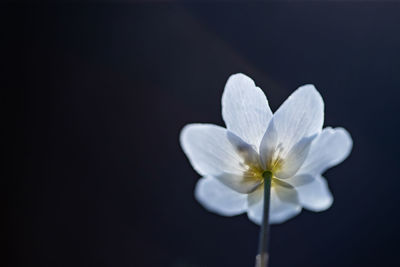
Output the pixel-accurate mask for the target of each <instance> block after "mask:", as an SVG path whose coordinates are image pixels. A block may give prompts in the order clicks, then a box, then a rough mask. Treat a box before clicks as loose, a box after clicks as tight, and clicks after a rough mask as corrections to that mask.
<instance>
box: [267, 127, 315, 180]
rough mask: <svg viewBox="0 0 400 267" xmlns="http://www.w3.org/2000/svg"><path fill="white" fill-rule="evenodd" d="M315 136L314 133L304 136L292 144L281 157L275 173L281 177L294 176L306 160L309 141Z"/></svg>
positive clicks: (309, 146)
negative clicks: (284, 155) (280, 162)
mask: <svg viewBox="0 0 400 267" xmlns="http://www.w3.org/2000/svg"><path fill="white" fill-rule="evenodd" d="M315 137H316V135H313V136H311V137H304V138H303V139H301V140H300V141H299V142H298V143H297V144H296V145H294V146H293V147H292V149H291V150H290V151H289V153H288V154H287V155H286V157H285V158H284V159H283V161H282V166H281V168H280V169H279V170H278V171H277V172H276V173H275V175H276V176H277V177H279V178H281V179H285V178H290V177H292V176H294V175H295V174H296V172H297V171H298V170H299V169H300V167H301V166H302V165H303V163H304V161H305V160H306V158H307V156H308V154H309V150H310V148H311V143H312V141H313V140H314V139H315Z"/></svg>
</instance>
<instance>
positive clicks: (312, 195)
mask: <svg viewBox="0 0 400 267" xmlns="http://www.w3.org/2000/svg"><path fill="white" fill-rule="evenodd" d="M296 189H297V192H298V194H299V199H300V203H301V205H302V206H303V207H304V208H306V209H309V210H312V211H323V210H326V209H328V208H329V207H330V206H331V205H332V203H333V196H332V194H331V192H330V191H329V188H328V184H327V182H326V180H325V179H324V178H323V177H322V176H319V175H317V176H315V177H314V179H313V181H312V182H311V183H307V184H305V185H301V186H298V187H296Z"/></svg>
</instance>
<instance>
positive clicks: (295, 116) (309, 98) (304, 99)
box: [274, 85, 324, 153]
mask: <svg viewBox="0 0 400 267" xmlns="http://www.w3.org/2000/svg"><path fill="white" fill-rule="evenodd" d="M323 122H324V102H323V100H322V97H321V95H320V94H319V93H318V91H317V90H316V89H315V87H314V86H313V85H305V86H302V87H300V88H298V89H297V90H296V91H295V92H294V93H293V94H292V95H290V96H289V98H288V99H287V100H286V101H285V102H284V103H283V104H282V105H281V106H280V107H279V109H278V110H277V111H276V112H275V114H274V124H275V127H276V129H277V132H278V136H279V143H281V144H282V146H283V147H284V149H285V153H287V152H288V151H289V150H290V149H291V148H292V147H293V146H294V145H295V144H297V143H298V142H299V141H300V140H301V139H302V138H303V137H309V136H312V135H314V134H317V133H319V132H321V129H322V125H323Z"/></svg>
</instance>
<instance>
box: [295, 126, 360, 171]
mask: <svg viewBox="0 0 400 267" xmlns="http://www.w3.org/2000/svg"><path fill="white" fill-rule="evenodd" d="M352 146H353V141H352V139H351V136H350V134H349V133H348V132H347V131H346V130H345V129H343V128H335V129H332V128H330V127H328V128H325V129H324V130H323V131H322V132H321V134H320V135H319V136H318V137H317V138H316V139H315V141H314V142H313V143H312V145H311V148H310V152H309V153H308V157H307V159H306V161H305V162H304V164H303V166H302V167H301V169H300V170H299V173H304V174H313V175H317V174H321V173H323V172H324V171H326V170H327V169H328V168H330V167H332V166H335V165H337V164H339V163H340V162H342V161H343V160H344V159H345V158H347V156H348V155H349V154H350V151H351V148H352Z"/></svg>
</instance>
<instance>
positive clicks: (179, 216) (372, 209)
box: [0, 2, 400, 267]
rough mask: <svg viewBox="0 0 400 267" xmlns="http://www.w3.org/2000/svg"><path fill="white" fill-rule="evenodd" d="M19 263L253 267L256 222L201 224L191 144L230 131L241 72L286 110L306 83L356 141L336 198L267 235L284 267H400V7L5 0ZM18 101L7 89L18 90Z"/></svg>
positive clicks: (13, 251)
mask: <svg viewBox="0 0 400 267" xmlns="http://www.w3.org/2000/svg"><path fill="white" fill-rule="evenodd" d="M0 12H1V14H0V15H1V16H0V17H1V19H0V22H1V25H2V26H1V28H2V30H1V35H2V39H3V41H2V45H5V47H4V48H3V49H2V54H3V56H2V60H1V61H2V65H3V67H2V68H3V70H2V74H1V84H2V87H3V89H4V90H3V92H5V93H3V107H5V106H6V105H7V104H11V105H10V107H9V108H6V109H5V111H4V112H3V113H4V114H5V115H6V117H7V118H11V121H12V124H11V126H10V127H7V128H6V130H7V131H10V132H11V134H12V137H11V138H10V139H5V140H4V142H3V143H5V144H11V145H12V147H13V150H12V153H11V154H8V155H7V157H8V160H9V159H11V163H9V164H8V161H7V166H6V167H7V168H8V169H10V168H11V171H12V172H11V175H10V174H8V175H5V176H3V178H4V179H3V183H2V187H3V188H5V189H6V190H5V191H6V192H5V194H4V195H3V196H5V197H6V201H5V202H4V203H6V210H5V213H6V215H7V216H6V220H5V221H4V222H5V224H6V225H5V227H3V229H4V231H5V235H4V236H5V238H6V240H5V241H6V246H7V250H6V258H5V259H6V261H7V266H24V267H25V266H68V267H70V266H172V267H175V266H192V267H200V266H210V267H211V266H218V267H220V266H254V255H255V252H256V250H257V242H258V231H259V229H258V227H257V226H256V225H255V224H253V223H252V222H250V221H249V220H248V219H247V217H246V215H241V216H238V217H233V218H225V217H220V216H217V215H215V214H211V213H208V212H206V211H205V210H204V209H203V208H202V207H201V206H200V205H199V204H198V203H197V202H196V201H195V199H194V197H193V189H194V186H195V183H196V181H197V179H198V175H197V174H196V173H195V172H194V171H193V169H192V168H191V166H190V164H189V163H188V161H187V159H186V158H185V156H184V154H183V152H182V151H181V148H180V145H179V142H178V136H179V132H180V129H181V128H182V127H183V126H184V125H185V124H187V123H189V122H211V123H216V124H220V125H222V124H223V122H222V119H221V114H220V110H221V106H220V98H221V94H222V91H223V87H224V84H225V82H226V80H227V78H228V77H229V75H230V74H233V73H237V72H244V73H246V74H248V75H249V76H251V77H252V78H253V79H254V80H255V81H256V83H257V84H258V85H259V86H260V87H261V88H263V90H264V91H265V92H266V94H267V96H268V98H269V101H270V105H271V107H272V109H273V110H276V109H277V108H278V107H279V105H280V104H281V103H282V102H283V101H284V100H285V99H286V97H287V96H288V95H289V94H290V93H291V92H293V91H294V90H295V89H296V88H297V87H298V86H300V85H303V84H305V83H313V84H315V85H316V87H317V88H318V89H319V91H320V93H321V94H322V96H323V97H324V100H325V105H326V110H325V111H326V117H325V125H327V126H343V127H345V128H346V129H348V130H349V132H350V133H351V134H352V137H353V139H354V148H353V151H352V154H351V156H350V157H349V158H348V159H347V160H346V161H345V162H344V163H343V164H341V165H339V166H338V167H336V168H333V169H331V170H329V171H328V172H327V173H326V174H325V176H326V177H327V179H328V181H329V185H330V188H331V190H332V192H333V195H334V197H335V202H334V204H333V206H332V208H331V209H329V210H328V211H326V212H322V213H312V212H308V211H303V212H302V213H301V214H300V215H299V216H297V217H296V218H295V219H293V220H290V221H289V222H287V223H284V224H282V225H277V226H273V227H272V236H271V265H270V266H271V267H278V266H279V267H284V266H307V267H312V266H327V267H329V266H335V267H337V266H394V265H396V263H398V244H399V241H400V240H399V230H398V225H399V221H398V212H399V208H398V204H399V201H400V195H399V193H398V192H399V186H400V182H399V168H398V166H399V165H398V162H399V150H400V147H399V142H398V140H397V137H398V125H399V118H398V116H399V112H400V107H399V96H400V93H399V89H400V75H399V70H400V49H399V48H400V34H399V32H400V16H399V14H400V4H396V3H373V2H372V3H371V2H370V3H359V2H358V3H357V2H353V3H349V2H331V3H328V4H323V3H318V2H300V3H278V2H275V3H269V4H262V3H257V4H243V3H242V4H240V3H236V4H233V3H219V4H187V5H184V4H167V3H159V4H146V3H142V4H118V5H110V4H98V5H63V6H57V5H52V6H38V5H30V6H23V5H12V4H9V5H6V6H3V7H2V8H1V11H0ZM9 94H10V95H9Z"/></svg>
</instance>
